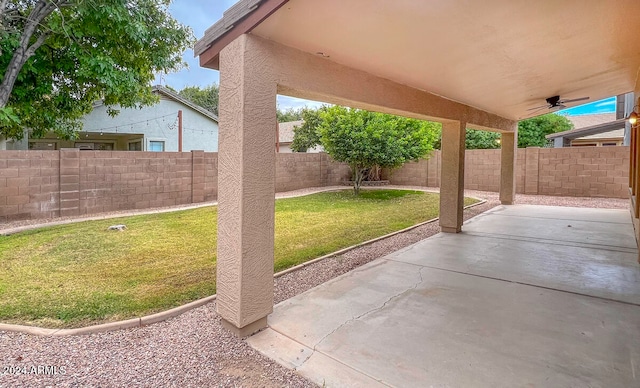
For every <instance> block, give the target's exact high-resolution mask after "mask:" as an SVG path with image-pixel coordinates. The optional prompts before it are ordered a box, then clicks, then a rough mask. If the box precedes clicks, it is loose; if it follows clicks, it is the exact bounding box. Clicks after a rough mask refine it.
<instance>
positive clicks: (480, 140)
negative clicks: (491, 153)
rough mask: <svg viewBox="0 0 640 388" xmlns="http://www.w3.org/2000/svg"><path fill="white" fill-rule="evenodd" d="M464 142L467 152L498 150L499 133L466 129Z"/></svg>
mask: <svg viewBox="0 0 640 388" xmlns="http://www.w3.org/2000/svg"><path fill="white" fill-rule="evenodd" d="M464 142H465V147H466V148H467V149H468V150H475V149H491V148H500V133H498V132H489V131H479V130H475V129H467V133H466V135H465V140H464Z"/></svg>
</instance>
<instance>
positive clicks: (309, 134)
mask: <svg viewBox="0 0 640 388" xmlns="http://www.w3.org/2000/svg"><path fill="white" fill-rule="evenodd" d="M326 108H327V107H322V108H320V109H311V108H303V109H302V111H301V116H302V120H304V123H302V125H299V126H295V127H293V142H291V149H292V150H293V151H295V152H307V150H308V149H310V148H313V147H315V146H317V145H320V144H322V141H321V139H320V132H319V128H320V124H322V118H321V117H320V112H322V111H324V110H326Z"/></svg>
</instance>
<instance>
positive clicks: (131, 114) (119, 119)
mask: <svg viewBox="0 0 640 388" xmlns="http://www.w3.org/2000/svg"><path fill="white" fill-rule="evenodd" d="M178 110H182V127H183V132H182V151H183V152H189V151H192V150H203V151H207V152H216V151H218V124H217V123H215V122H214V121H213V120H211V119H210V118H209V117H206V116H204V115H203V114H201V113H199V112H197V111H196V110H194V109H191V108H190V107H188V106H185V105H184V104H181V103H179V102H177V101H173V100H170V99H167V98H164V97H163V98H161V99H160V102H159V103H158V104H155V105H152V106H147V107H144V108H142V109H122V110H121V111H120V113H119V114H118V115H117V116H115V117H110V116H109V115H108V114H107V107H106V106H104V105H101V106H98V107H96V108H95V109H94V110H93V112H91V113H89V114H88V115H87V116H85V117H84V130H85V131H87V132H94V133H99V132H104V133H116V129H117V131H118V132H117V133H125V134H144V139H145V142H144V145H143V151H147V150H149V142H150V141H154V140H155V141H164V142H165V151H168V152H177V151H178ZM125 149H126V148H125Z"/></svg>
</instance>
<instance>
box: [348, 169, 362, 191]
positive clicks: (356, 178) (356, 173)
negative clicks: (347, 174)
mask: <svg viewBox="0 0 640 388" xmlns="http://www.w3.org/2000/svg"><path fill="white" fill-rule="evenodd" d="M351 170H352V171H353V174H352V175H353V193H354V195H355V196H356V197H357V196H358V195H360V186H361V185H362V180H363V179H364V170H363V169H361V168H360V167H358V166H355V167H352V169H351Z"/></svg>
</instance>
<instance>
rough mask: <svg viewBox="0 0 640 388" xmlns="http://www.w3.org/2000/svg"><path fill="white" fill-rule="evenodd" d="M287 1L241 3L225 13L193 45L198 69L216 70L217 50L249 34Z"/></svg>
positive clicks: (248, 1)
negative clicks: (198, 62)
mask: <svg viewBox="0 0 640 388" xmlns="http://www.w3.org/2000/svg"><path fill="white" fill-rule="evenodd" d="M288 1H289V0H241V1H239V2H238V3H236V4H235V5H234V6H232V7H231V8H229V9H228V10H227V11H225V12H224V14H223V16H222V19H220V20H219V21H218V22H217V23H216V24H214V25H213V26H211V27H209V29H207V31H206V32H205V34H204V37H203V38H202V39H200V40H199V41H198V42H196V44H195V46H194V49H193V51H194V54H195V56H199V57H200V66H202V67H208V68H212V69H215V70H219V55H220V51H221V50H222V49H223V48H224V47H226V46H227V45H228V44H229V43H231V42H233V41H234V40H235V39H236V38H237V37H239V36H240V35H243V34H246V33H248V32H251V30H253V29H254V28H255V27H256V26H258V25H259V24H260V23H262V21H263V20H265V19H266V18H268V17H269V16H270V15H271V14H273V13H274V12H275V11H277V10H278V9H279V8H280V7H282V6H283V5H284V4H286V3H287V2H288Z"/></svg>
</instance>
